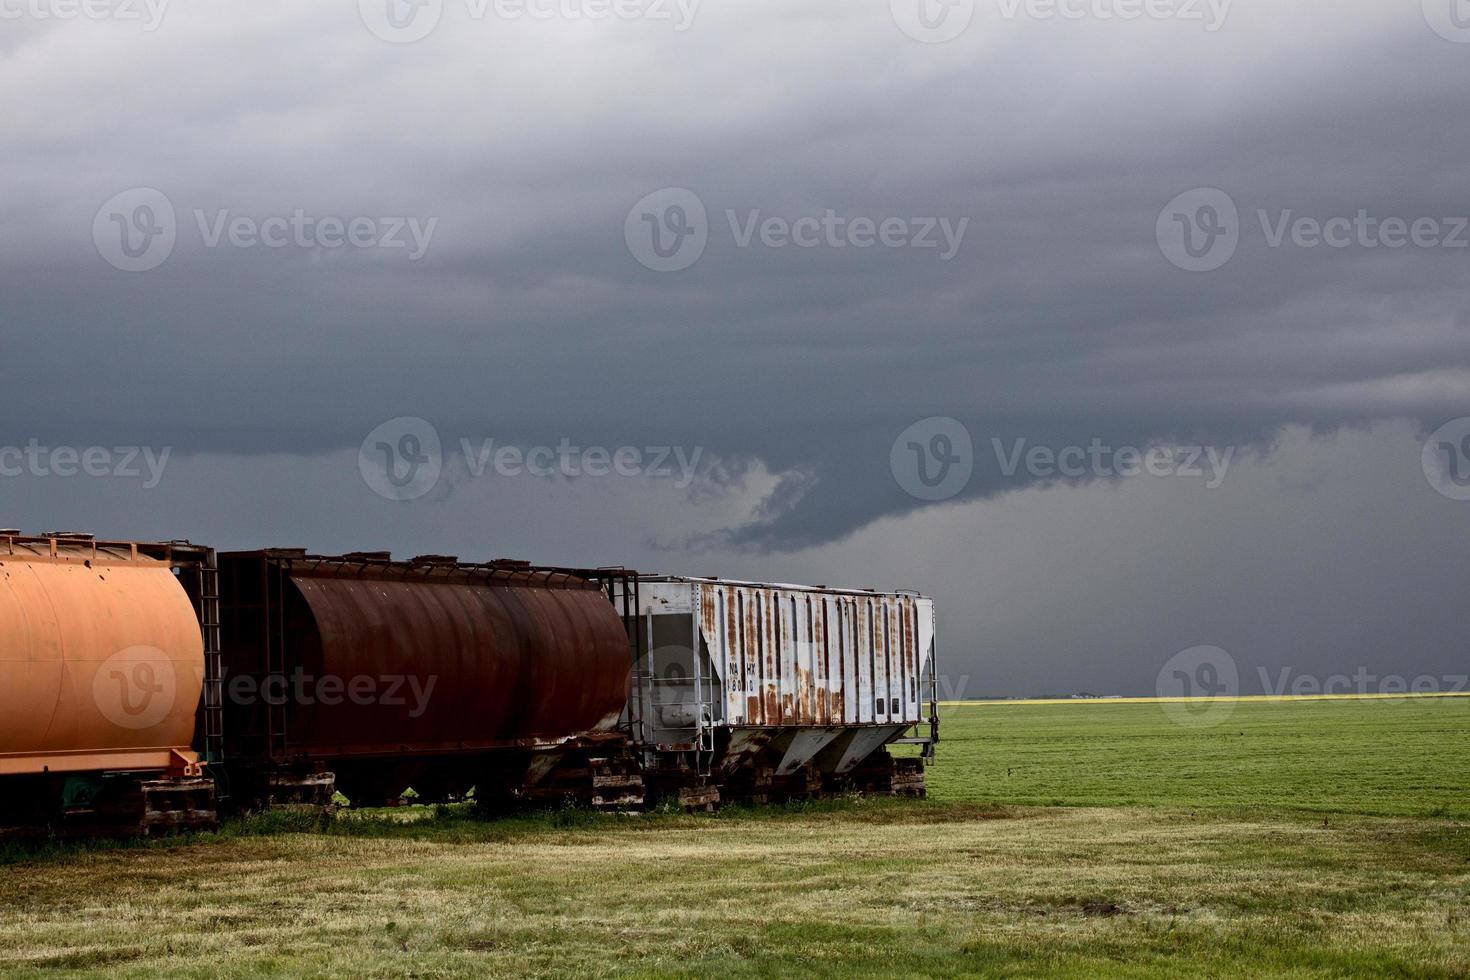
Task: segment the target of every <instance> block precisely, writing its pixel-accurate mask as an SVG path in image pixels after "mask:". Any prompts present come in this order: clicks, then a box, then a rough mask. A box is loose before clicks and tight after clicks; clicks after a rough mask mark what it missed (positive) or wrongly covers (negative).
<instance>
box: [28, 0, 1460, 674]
mask: <svg viewBox="0 0 1470 980" xmlns="http://www.w3.org/2000/svg"><path fill="white" fill-rule="evenodd" d="M1456 4H1459V0H1424V2H1423V3H1421V2H1420V0H1332V2H1329V0H1321V2H1318V0H1234V2H1233V3H1231V2H1226V0H1213V2H1211V0H1149V2H1146V3H1145V2H1141V0H1139V2H1131V0H1060V6H1058V5H1057V4H1054V3H1046V2H1041V0H974V2H970V0H949V3H947V4H946V3H943V2H941V0H892V2H890V0H802V2H799V3H797V2H792V0H740V2H738V3H736V2H727V0H704V2H699V3H696V2H694V0H683V2H682V3H680V2H676V0H616V2H613V0H605V2H599V0H519V2H517V0H499V2H497V0H484V2H481V0H420V2H419V3H418V4H414V3H410V2H409V0H362V2H361V3H359V2H358V0H329V2H313V3H303V2H299V0H293V2H284V0H283V2H268V0H257V2H253V3H249V4H246V3H243V2H231V0H173V2H172V3H168V2H164V0H152V2H151V4H150V3H149V2H146V0H127V2H118V3H107V4H103V3H100V2H94V3H93V4H92V5H90V6H88V7H86V8H82V7H80V6H78V5H75V4H71V3H68V0H0V120H3V126H0V159H3V160H4V164H5V168H4V175H5V180H4V183H3V184H0V262H3V271H0V276H3V281H0V329H3V335H0V336H3V343H4V348H3V350H4V353H5V355H6V357H5V362H6V365H7V368H8V370H7V371H6V377H5V383H4V385H3V386H0V418H4V419H5V420H6V424H5V426H4V431H3V433H0V474H3V475H0V495H3V497H0V499H3V501H4V515H5V516H0V524H6V525H13V526H17V527H22V528H24V529H26V530H30V531H40V530H49V529H58V528H70V529H83V530H89V531H94V532H96V533H98V534H99V535H102V536H109V537H129V536H137V537H185V536H187V537H190V538H193V539H195V540H202V541H206V542H210V543H214V544H217V545H218V546H220V547H222V548H233V547H257V546H263V545H294V546H305V547H310V548H312V549H314V550H323V551H329V550H351V549H365V548H392V549H393V550H395V552H398V553H402V554H415V553H420V552H447V553H454V554H460V555H463V556H465V557H471V558H486V557H495V556H512V557H519V558H527V559H532V560H539V561H547V562H558V563H578V564H593V565H603V564H626V565H630V566H637V567H640V568H649V569H656V570H659V571H665V572H675V573H689V574H719V575H738V576H742V577H755V578H763V579H786V580H792V579H797V580H806V581H816V582H823V583H828V584H845V585H859V586H871V587H879V588H898V587H903V588H916V589H921V590H923V591H925V592H928V593H931V594H933V595H935V596H936V598H937V599H938V601H939V618H940V634H941V643H942V657H943V663H944V667H945V669H946V671H947V672H948V674H949V675H950V682H951V684H952V685H953V691H952V693H956V694H971V695H975V694H1041V693H1064V692H1071V691H1077V690H1089V691H1095V692H1101V693H1124V694H1144V693H1156V692H1157V691H1160V690H1165V689H1166V688H1167V687H1168V685H1169V684H1171V683H1173V681H1171V680H1170V678H1172V677H1174V676H1175V675H1174V667H1173V666H1172V661H1171V658H1175V656H1176V655H1177V654H1180V653H1181V652H1187V651H1194V650H1196V649H1197V648H1200V647H1218V648H1220V649H1221V650H1223V651H1226V652H1227V653H1228V655H1229V664H1230V666H1233V667H1234V668H1235V669H1236V673H1237V675H1238V680H1237V681H1236V682H1235V683H1236V686H1237V687H1238V689H1240V690H1243V691H1244V692H1245V693H1261V690H1262V688H1263V687H1269V684H1267V683H1266V679H1267V678H1270V682H1271V683H1273V684H1274V683H1276V682H1277V681H1278V680H1279V678H1281V677H1282V676H1283V675H1282V671H1283V670H1285V671H1287V676H1289V677H1293V678H1295V677H1301V676H1307V677H1313V678H1317V679H1319V680H1321V681H1325V680H1327V679H1328V678H1329V677H1330V676H1331V675H1334V674H1340V675H1358V676H1361V675H1365V674H1366V675H1369V676H1370V677H1373V678H1381V677H1382V676H1385V675H1391V674H1397V675H1401V676H1403V677H1405V678H1406V679H1410V680H1412V679H1414V678H1416V677H1420V676H1421V675H1422V676H1427V677H1430V678H1433V679H1435V682H1436V683H1437V684H1438V685H1439V686H1441V687H1443V688H1448V687H1453V686H1454V685H1455V684H1456V683H1457V682H1458V679H1459V675H1460V674H1463V673H1465V672H1466V671H1467V670H1470V649H1467V646H1470V644H1467V638H1466V634H1465V629H1464V625H1463V620H1464V613H1463V610H1464V602H1465V595H1466V590H1467V586H1470V564H1467V562H1466V561H1465V557H1464V556H1465V553H1466V544H1467V543H1470V540H1467V537H1470V536H1467V532H1470V501H1467V500H1464V499H1460V498H1465V497H1470V486H1467V485H1466V484H1470V421H1466V417H1467V416H1470V299H1467V296H1470V292H1467V286H1470V230H1467V226H1470V218H1467V217H1466V216H1470V195H1467V187H1470V128H1467V126H1466V125H1465V122H1466V118H1467V108H1470V106H1467V95H1466V93H1467V92H1470V4H1460V5H1459V6H1456ZM1303 219H1305V220H1303ZM489 440H493V443H491V442H489ZM58 447H63V448H62V449H61V451H60V452H59V453H58V452H57V449H58ZM129 447H146V449H147V452H141V451H140V452H138V453H137V454H136V458H132V459H130V458H129V457H130V455H131V454H130V451H129ZM537 447H542V450H541V451H536V450H537ZM589 447H591V449H590V451H588V450H589ZM599 447H600V449H601V450H606V452H605V453H604V452H601V451H600V449H599ZM1161 447H1172V448H1170V449H1169V450H1168V451H1167V452H1166V451H1164V449H1163V448H1161ZM9 450H14V451H9ZM88 450H95V451H94V452H91V453H90V454H89V453H88ZM620 450H621V451H620ZM165 453H167V456H166V457H165V455H164V454H165ZM390 464H391V467H392V470H391V472H390V471H389V466H390ZM73 471H75V472H74V475H69V474H73ZM134 474H136V475H134ZM537 474H540V475H537ZM548 474H549V475H548ZM397 498H411V499H397ZM1201 657H1203V658H1204V659H1205V660H1207V661H1209V662H1210V663H1211V664H1212V665H1215V666H1218V662H1219V656H1218V654H1214V653H1208V654H1202V655H1201V654H1195V653H1189V654H1187V656H1186V657H1185V660H1184V663H1185V666H1186V668H1187V670H1186V672H1187V673H1189V674H1190V675H1191V676H1194V677H1196V679H1200V680H1204V679H1213V678H1215V677H1216V676H1217V673H1210V674H1209V675H1208V677H1207V678H1206V677H1205V675H1200V674H1198V672H1197V670H1196V669H1195V668H1196V667H1197V666H1198V662H1199V661H1200V659H1201ZM962 678H968V680H965V681H963V682H962V680H961V679H962ZM1222 683H1223V682H1222ZM1358 683H1360V684H1362V683H1366V685H1367V686H1368V687H1375V689H1376V684H1377V681H1376V680H1373V681H1368V682H1358ZM1161 685H1162V686H1161Z"/></svg>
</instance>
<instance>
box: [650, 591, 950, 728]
mask: <svg viewBox="0 0 1470 980" xmlns="http://www.w3.org/2000/svg"><path fill="white" fill-rule="evenodd" d="M657 581H658V583H659V584H656V585H653V586H646V588H648V589H649V590H650V592H649V594H650V595H653V596H658V595H662V594H663V593H662V592H660V591H659V590H660V589H664V588H667V589H669V590H670V594H672V593H673V590H675V589H676V588H678V583H680V582H684V581H690V580H678V579H666V580H657ZM695 581H696V585H695V587H694V588H693V589H692V590H691V591H692V593H693V594H694V595H695V596H696V603H697V605H698V606H699V608H698V610H697V611H695V612H696V615H697V617H698V624H699V629H700V632H701V635H702V637H703V639H704V642H705V643H706V644H707V645H708V647H709V649H710V652H711V657H712V662H713V663H715V664H717V665H718V670H720V671H722V672H723V673H724V677H723V678H722V680H721V683H722V684H723V689H724V691H725V701H724V706H725V709H726V715H725V718H724V724H726V725H729V726H731V727H742V726H750V727H759V728H773V729H774V728H796V727H799V728H848V727H852V726H870V725H877V726H893V725H899V724H904V725H907V724H914V723H917V722H919V721H920V720H921V714H922V711H921V707H920V703H921V702H920V697H921V693H920V689H919V688H920V678H921V677H922V676H923V674H924V667H923V660H922V657H923V656H924V654H923V653H922V652H921V646H922V645H923V644H924V643H925V636H926V635H930V636H932V628H930V629H929V632H928V634H925V633H924V629H925V623H924V616H926V615H927V616H930V617H931V618H932V603H931V602H930V601H929V600H927V599H918V598H916V597H915V596H913V595H907V594H887V595H885V594H879V593H854V592H843V591H839V590H825V589H820V588H804V587H797V586H779V585H770V586H765V585H759V584H754V583H729V582H718V581H700V580H695ZM677 605H678V602H677V601H669V602H663V601H654V602H652V603H651V604H650V608H652V609H654V611H655V613H658V612H660V611H668V610H670V609H672V608H673V607H675V606H677ZM921 611H922V612H921ZM803 744H804V743H803Z"/></svg>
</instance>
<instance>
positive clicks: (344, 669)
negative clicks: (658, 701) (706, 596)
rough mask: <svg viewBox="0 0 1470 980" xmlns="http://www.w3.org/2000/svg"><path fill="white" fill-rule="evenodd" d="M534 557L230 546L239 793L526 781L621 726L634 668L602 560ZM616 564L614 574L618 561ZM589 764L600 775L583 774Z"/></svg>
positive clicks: (491, 786) (233, 744)
mask: <svg viewBox="0 0 1470 980" xmlns="http://www.w3.org/2000/svg"><path fill="white" fill-rule="evenodd" d="M597 574H599V573H579V572H575V571H569V570H556V569H542V568H532V567H530V566H527V565H525V564H523V563H515V562H500V563H491V564H468V563H462V562H458V561H456V560H455V559H453V558H448V557H444V556H424V557H421V558H417V559H414V560H411V561H394V560H391V559H390V558H389V557H388V556H387V555H385V554H381V553H357V554H351V555H344V556H335V557H323V556H313V555H308V554H306V553H305V552H304V551H299V550H286V549H278V550H268V551H256V552H243V553H231V554H224V555H222V556H221V558H220V580H221V588H222V590H223V597H224V602H223V605H224V620H223V626H224V643H223V648H224V687H225V691H226V697H225V703H226V714H225V730H226V732H227V733H228V734H227V755H228V769H229V771H230V773H231V780H232V785H233V789H232V792H233V793H234V794H235V795H236V797H237V798H239V799H240V800H241V801H243V802H259V801H264V800H272V801H274V802H282V801H283V800H288V799H291V798H293V796H294V798H297V799H300V800H304V801H312V802H319V801H320V796H321V794H323V793H325V792H326V791H327V790H328V789H330V788H331V783H330V780H329V777H328V776H327V774H328V773H334V774H335V775H336V787H337V788H338V789H340V790H341V791H342V792H343V793H345V794H346V795H347V796H348V797H349V798H351V799H353V801H354V802H359V801H361V802H369V801H380V800H391V799H393V798H395V797H396V796H397V795H398V794H399V793H400V792H401V791H402V790H404V789H405V788H406V787H410V786H411V787H413V788H414V789H415V790H416V791H417V792H419V793H421V794H423V795H424V796H426V797H435V798H437V797H443V796H454V795H458V794H462V793H464V792H466V791H467V790H468V789H469V788H470V787H476V788H477V791H478V792H479V793H480V794H481V796H482V797H483V796H486V795H490V794H494V793H506V794H512V793H513V794H518V795H522V796H524V795H529V794H532V793H533V792H534V790H535V789H536V788H537V787H538V786H540V785H541V784H542V783H544V782H545V781H546V780H548V779H553V780H554V776H555V770H557V769H558V767H561V768H568V767H569V766H570V768H571V769H572V770H574V771H575V772H577V773H579V774H582V773H586V771H587V768H588V759H590V758H593V757H595V756H596V755H597V753H596V752H595V751H593V748H594V747H595V746H597V745H599V744H601V743H604V742H609V741H616V740H620V739H621V734H620V732H619V731H618V722H619V716H620V714H621V713H622V711H623V707H624V704H625V703H626V700H627V691H628V678H629V673H630V670H631V658H630V655H629V643H628V635H627V632H626V628H625V625H624V621H623V618H622V617H621V616H620V614H619V612H618V610H617V609H615V608H614V606H613V604H612V602H611V601H610V595H609V592H610V590H609V589H608V588H607V587H606V586H605V583H604V582H602V581H600V580H599V579H598V578H597V577H596V576H597ZM607 574H610V575H611V574H616V573H607ZM588 779H589V780H590V776H589V777H588Z"/></svg>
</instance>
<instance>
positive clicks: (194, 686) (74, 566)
mask: <svg viewBox="0 0 1470 980" xmlns="http://www.w3.org/2000/svg"><path fill="white" fill-rule="evenodd" d="M203 677H204V645H203V639H202V637H201V633H200V627H199V620H198V618H197V617H196V615H195V612H194V607H193V604H192V603H191V602H190V600H189V597H188V595H187V594H186V593H185V591H184V589H183V587H182V586H181V585H180V584H179V582H178V580H177V579H176V578H175V577H174V574H173V571H172V569H171V568H170V566H169V565H168V564H167V563H165V562H162V561H157V560H153V559H150V558H146V557H141V556H140V555H139V554H138V553H137V549H136V548H135V547H133V546H131V545H98V544H96V543H94V542H90V541H88V542H80V541H78V542H67V541H64V540H62V541H52V540H44V541H41V540H38V539H27V540H26V542H24V543H23V542H22V541H20V540H18V539H11V538H0V775H13V774H23V773H40V772H44V771H47V770H50V771H51V772H84V771H97V770H146V769H159V770H163V769H170V768H176V767H179V766H181V765H188V764H190V763H193V762H194V761H195V760H196V759H197V756H195V754H194V753H193V752H192V751H190V748H189V746H190V743H191V741H192V740H193V735H194V716H195V710H196V708H197V707H198V705H199V697H200V693H201V690H202V688H203Z"/></svg>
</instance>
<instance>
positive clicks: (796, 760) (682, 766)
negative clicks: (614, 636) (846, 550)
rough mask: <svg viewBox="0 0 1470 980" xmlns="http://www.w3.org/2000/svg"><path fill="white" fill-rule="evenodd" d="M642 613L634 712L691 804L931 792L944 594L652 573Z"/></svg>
mask: <svg viewBox="0 0 1470 980" xmlns="http://www.w3.org/2000/svg"><path fill="white" fill-rule="evenodd" d="M639 612H640V613H642V615H641V616H640V617H639V620H640V623H639V626H638V628H639V629H640V630H643V631H645V635H644V636H642V637H639V639H640V640H641V641H642V642H641V643H639V644H638V646H639V647H641V653H640V660H641V662H640V663H639V664H638V666H637V668H636V669H635V671H634V674H633V680H632V685H633V690H632V692H631V697H630V698H629V707H628V718H627V721H628V724H629V727H630V729H631V731H632V733H633V741H634V743H635V744H636V745H637V746H639V747H640V749H641V751H642V752H643V754H644V759H643V764H644V769H645V773H646V774H647V776H648V777H649V778H650V779H651V780H652V781H653V782H655V783H658V782H663V783H664V784H665V785H667V786H668V787H670V788H671V789H672V788H673V787H675V786H677V787H679V788H680V793H681V797H682V798H683V799H684V801H685V802H686V803H688V804H691V805H700V804H703V803H713V802H716V801H717V800H720V799H724V800H736V799H744V800H750V801H754V802H763V801H766V800H772V799H782V798H786V797H798V796H809V795H812V794H814V793H820V792H838V791H842V790H844V789H859V790H864V791H869V792H880V793H910V794H918V795H922V793H923V791H924V763H925V762H926V761H927V760H929V759H931V758H932V757H933V752H934V744H935V743H936V742H937V741H938V724H939V723H938V710H937V709H938V704H937V685H936V680H935V659H934V658H935V643H934V602H933V600H932V599H929V598H926V597H924V596H921V595H918V594H917V593H912V592H887V593H884V592H874V591H861V590H848V589H829V588H825V587H821V586H817V587H808V586H800V585H773V584H762V583H755V582H737V581H725V580H716V579H699V578H678V577H672V576H651V577H642V578H640V580H639ZM890 746H901V747H902V748H901V749H899V751H898V754H897V756H895V754H894V753H891V752H890V751H889V747H890Z"/></svg>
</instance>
